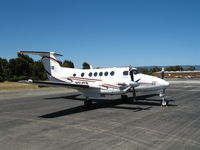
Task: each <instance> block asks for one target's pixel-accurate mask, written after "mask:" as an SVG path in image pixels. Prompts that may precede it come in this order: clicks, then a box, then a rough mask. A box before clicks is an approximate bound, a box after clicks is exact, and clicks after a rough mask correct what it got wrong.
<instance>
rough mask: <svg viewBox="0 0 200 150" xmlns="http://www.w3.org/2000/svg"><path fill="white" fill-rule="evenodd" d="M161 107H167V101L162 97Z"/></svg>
mask: <svg viewBox="0 0 200 150" xmlns="http://www.w3.org/2000/svg"><path fill="white" fill-rule="evenodd" d="M161 106H162V107H166V106H168V101H167V100H166V99H165V98H164V97H163V98H162V100H161Z"/></svg>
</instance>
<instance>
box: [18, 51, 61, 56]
mask: <svg viewBox="0 0 200 150" xmlns="http://www.w3.org/2000/svg"><path fill="white" fill-rule="evenodd" d="M18 53H20V54H33V55H40V56H49V55H50V54H51V55H53V56H62V55H61V54H57V53H55V52H40V51H19V52H18Z"/></svg>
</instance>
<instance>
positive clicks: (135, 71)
mask: <svg viewBox="0 0 200 150" xmlns="http://www.w3.org/2000/svg"><path fill="white" fill-rule="evenodd" d="M132 72H133V74H134V75H136V74H140V72H139V71H138V70H137V69H133V70H132Z"/></svg>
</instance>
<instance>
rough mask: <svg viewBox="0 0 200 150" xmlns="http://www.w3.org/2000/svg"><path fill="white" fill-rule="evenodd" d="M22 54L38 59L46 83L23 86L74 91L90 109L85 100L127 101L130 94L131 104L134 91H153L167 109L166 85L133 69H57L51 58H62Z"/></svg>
mask: <svg viewBox="0 0 200 150" xmlns="http://www.w3.org/2000/svg"><path fill="white" fill-rule="evenodd" d="M18 53H23V54H35V55H39V56H41V57H42V62H43V64H44V68H45V71H46V73H47V76H48V79H49V80H50V81H46V82H42V81H33V80H31V79H29V80H27V81H24V82H26V83H31V84H38V85H44V86H60V87H69V88H73V89H76V90H78V91H80V92H81V93H83V95H84V96H86V99H85V101H84V105H86V106H90V105H91V104H92V101H91V100H90V99H89V97H100V96H105V95H121V98H122V99H124V100H125V99H127V98H128V97H127V95H126V94H128V93H130V92H132V93H133V102H135V101H136V92H148V91H157V93H158V92H159V93H158V94H160V97H161V98H162V99H161V105H162V106H167V105H168V101H167V99H166V96H165V89H166V88H167V87H169V83H168V82H167V81H165V80H163V79H160V78H157V77H154V76H150V75H145V74H142V73H139V72H138V70H137V69H136V68H132V67H120V68H103V69H93V68H91V69H74V68H65V67H61V66H60V64H59V62H58V61H57V60H56V58H55V57H57V56H62V55H60V54H57V53H54V52H36V51H20V52H18Z"/></svg>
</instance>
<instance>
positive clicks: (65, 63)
mask: <svg viewBox="0 0 200 150" xmlns="http://www.w3.org/2000/svg"><path fill="white" fill-rule="evenodd" d="M61 66H62V67H66V68H74V63H73V62H72V61H69V60H65V61H64V62H63V63H62V64H61Z"/></svg>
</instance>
